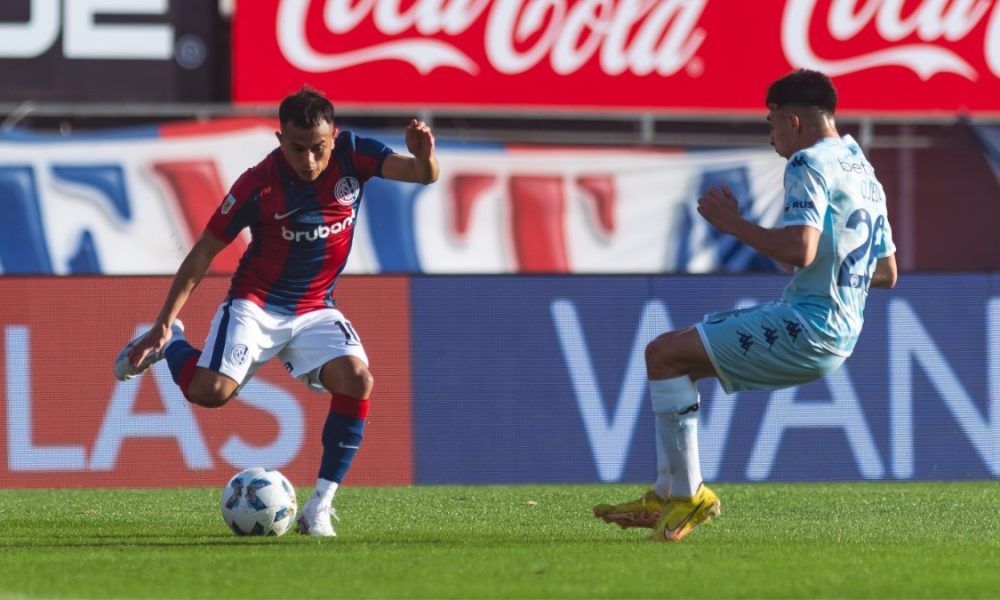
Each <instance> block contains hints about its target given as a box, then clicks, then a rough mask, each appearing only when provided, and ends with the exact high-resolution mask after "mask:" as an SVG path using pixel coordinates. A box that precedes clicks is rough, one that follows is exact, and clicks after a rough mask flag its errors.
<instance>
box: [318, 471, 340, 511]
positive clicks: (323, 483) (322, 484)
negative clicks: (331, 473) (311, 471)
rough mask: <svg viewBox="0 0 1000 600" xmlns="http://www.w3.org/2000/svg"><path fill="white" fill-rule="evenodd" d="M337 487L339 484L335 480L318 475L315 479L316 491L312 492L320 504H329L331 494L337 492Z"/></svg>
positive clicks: (331, 500) (331, 498)
mask: <svg viewBox="0 0 1000 600" xmlns="http://www.w3.org/2000/svg"><path fill="white" fill-rule="evenodd" d="M338 487H340V484H339V483H337V482H336V481H330V480H329V479H323V478H322V477H320V478H319V479H317V480H316V491H315V492H313V495H314V496H316V498H317V500H318V501H319V503H320V504H319V505H320V506H329V505H330V504H331V503H332V502H333V495H334V494H336V493H337V488H338Z"/></svg>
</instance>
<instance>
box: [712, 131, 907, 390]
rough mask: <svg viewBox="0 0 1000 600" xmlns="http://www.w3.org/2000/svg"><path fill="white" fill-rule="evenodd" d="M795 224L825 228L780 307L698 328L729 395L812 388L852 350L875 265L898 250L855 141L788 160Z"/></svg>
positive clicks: (832, 141) (715, 318)
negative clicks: (802, 386)
mask: <svg viewBox="0 0 1000 600" xmlns="http://www.w3.org/2000/svg"><path fill="white" fill-rule="evenodd" d="M796 225H806V226H808V227H813V228H815V229H818V230H819V231H820V238H819V248H818V250H817V254H816V258H815V260H813V262H812V264H810V265H809V266H808V267H806V268H804V269H797V270H796V272H795V275H794V276H793V277H792V281H791V282H790V283H789V284H788V286H787V287H785V293H784V297H783V298H782V301H781V302H770V303H767V304H761V305H758V306H754V307H752V308H747V309H743V310H734V311H727V312H721V313H713V314H709V315H705V318H704V320H703V321H702V322H701V323H698V324H696V325H695V327H696V329H697V331H698V335H699V336H700V337H701V340H702V344H703V345H704V347H705V350H706V351H707V353H708V356H709V359H711V361H712V364H713V365H714V366H715V371H716V373H717V374H718V376H719V381H720V382H721V383H722V387H723V388H724V389H725V390H726V391H727V392H730V393H732V392H739V391H743V390H774V389H781V388H785V387H789V386H793V385H800V384H803V383H807V382H809V381H813V380H815V379H818V378H820V377H823V376H825V375H828V374H830V373H832V372H833V371H834V370H836V369H837V368H839V367H840V365H841V364H843V362H844V360H845V359H846V357H847V356H849V355H850V354H851V351H852V350H854V345H855V344H856V343H857V341H858V335H859V334H860V333H861V324H862V323H863V321H864V317H863V311H864V308H865V299H866V298H867V297H868V286H869V284H870V283H871V276H872V272H873V271H874V269H875V263H876V261H877V260H878V259H879V258H884V257H886V256H889V255H890V254H892V253H893V252H895V250H896V248H895V246H893V244H892V229H891V228H890V227H889V221H888V219H887V218H886V211H885V192H884V191H883V190H882V185H881V184H880V183H879V182H878V180H877V179H875V174H874V172H873V171H872V166H871V164H870V163H869V162H868V160H867V159H865V155H864V153H862V152H861V148H860V147H859V146H858V144H857V143H856V142H855V141H854V140H853V139H851V137H850V136H846V137H844V138H843V139H837V138H827V139H823V140H821V141H819V142H817V143H816V144H815V145H814V146H812V147H811V148H806V149H805V150H801V151H799V152H796V153H795V154H793V155H792V157H791V158H790V159H789V161H788V166H787V167H786V169H785V215H784V221H783V226H784V227H788V226H796Z"/></svg>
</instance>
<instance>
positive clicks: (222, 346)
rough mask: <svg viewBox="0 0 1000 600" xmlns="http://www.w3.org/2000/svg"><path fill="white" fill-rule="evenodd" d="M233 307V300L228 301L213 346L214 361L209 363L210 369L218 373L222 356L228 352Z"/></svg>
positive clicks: (223, 308) (223, 309)
mask: <svg viewBox="0 0 1000 600" xmlns="http://www.w3.org/2000/svg"><path fill="white" fill-rule="evenodd" d="M232 305H233V301H232V300H228V301H227V302H226V304H225V305H224V306H223V307H222V318H221V319H219V328H218V329H217V330H216V332H215V345H214V346H212V360H211V361H210V362H209V363H208V368H209V369H211V370H213V371H215V372H218V371H219V367H221V366H222V355H223V354H224V353H225V351H226V337H227V334H228V333H229V307H230V306H232Z"/></svg>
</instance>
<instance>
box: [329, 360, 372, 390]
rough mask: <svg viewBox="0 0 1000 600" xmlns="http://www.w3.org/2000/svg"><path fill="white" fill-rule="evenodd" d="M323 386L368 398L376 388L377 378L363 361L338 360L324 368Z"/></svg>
mask: <svg viewBox="0 0 1000 600" xmlns="http://www.w3.org/2000/svg"><path fill="white" fill-rule="evenodd" d="M320 377H321V380H322V382H323V386H324V387H326V389H327V390H329V391H330V392H333V393H335V394H344V395H346V396H351V397H353V398H368V397H369V396H371V393H372V390H374V389H375V378H374V377H372V374H371V371H369V370H368V367H366V366H365V365H364V363H362V362H361V361H357V360H354V361H344V362H338V363H337V364H336V365H332V366H330V367H329V368H326V369H324V370H323V372H322V373H321V375H320Z"/></svg>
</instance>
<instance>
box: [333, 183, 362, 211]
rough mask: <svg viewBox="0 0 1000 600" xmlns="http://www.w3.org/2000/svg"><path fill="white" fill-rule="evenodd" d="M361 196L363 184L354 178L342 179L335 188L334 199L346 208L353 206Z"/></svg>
mask: <svg viewBox="0 0 1000 600" xmlns="http://www.w3.org/2000/svg"><path fill="white" fill-rule="evenodd" d="M359 196H361V184H360V183H358V180H357V179H355V178H354V177H341V178H340V179H339V180H338V181H337V185H336V186H334V188H333V197H334V198H336V199H337V202H340V203H341V204H343V205H344V206H352V205H353V204H354V203H355V202H357V201H358V197H359Z"/></svg>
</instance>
